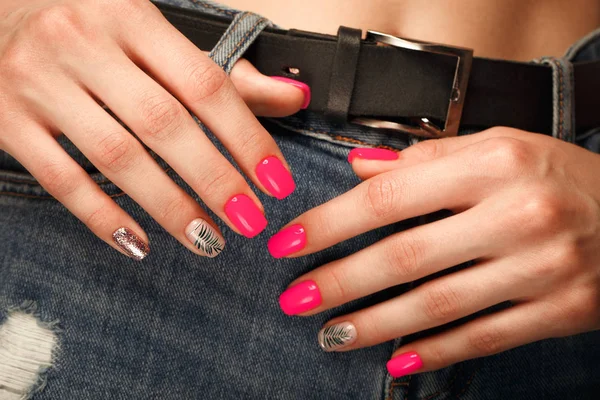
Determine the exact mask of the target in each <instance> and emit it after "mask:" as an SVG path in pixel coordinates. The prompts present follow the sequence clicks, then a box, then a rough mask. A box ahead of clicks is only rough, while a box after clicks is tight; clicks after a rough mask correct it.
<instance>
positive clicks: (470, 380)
mask: <svg viewBox="0 0 600 400" xmlns="http://www.w3.org/2000/svg"><path fill="white" fill-rule="evenodd" d="M477 371H479V368H475V371H473V374H472V375H471V377H470V378H469V380H468V381H467V383H466V384H465V386H464V387H463V389H462V390H461V391H460V393H458V394H457V395H456V398H457V399H459V398H460V397H461V396H462V395H463V394H465V392H466V391H467V389H468V388H469V386H471V383H473V380H474V379H475V374H476V373H477Z"/></svg>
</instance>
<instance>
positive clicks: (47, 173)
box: [40, 163, 80, 198]
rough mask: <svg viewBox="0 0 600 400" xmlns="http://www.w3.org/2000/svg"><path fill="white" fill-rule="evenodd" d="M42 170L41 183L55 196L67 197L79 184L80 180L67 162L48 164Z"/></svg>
mask: <svg viewBox="0 0 600 400" xmlns="http://www.w3.org/2000/svg"><path fill="white" fill-rule="evenodd" d="M41 171H42V173H41V176H40V183H41V184H42V186H44V187H45V188H46V190H47V191H48V193H50V194H52V195H53V196H54V197H57V198H59V197H67V196H69V195H70V194H72V193H73V192H75V190H76V189H77V187H78V186H79V183H80V182H79V180H78V179H75V177H74V176H73V175H74V173H73V172H72V171H71V169H70V168H69V167H68V166H67V165H65V164H54V163H53V164H47V165H45V166H44V167H43V168H42V169H41Z"/></svg>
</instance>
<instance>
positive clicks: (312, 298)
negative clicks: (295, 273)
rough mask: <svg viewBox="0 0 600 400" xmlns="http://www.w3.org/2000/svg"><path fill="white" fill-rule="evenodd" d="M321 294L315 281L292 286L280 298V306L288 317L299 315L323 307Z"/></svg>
mask: <svg viewBox="0 0 600 400" xmlns="http://www.w3.org/2000/svg"><path fill="white" fill-rule="evenodd" d="M321 302H322V299H321V292H320V291H319V288H318V287H317V284H316V282H315V281H311V280H309V281H304V282H300V283H298V284H297V285H294V286H292V287H291V288H289V289H287V290H286V291H285V292H283V293H282V294H281V296H279V306H280V307H281V310H282V311H283V312H284V313H285V314H287V315H297V314H301V313H303V312H306V311H309V310H312V309H313V308H316V307H318V306H319V305H321Z"/></svg>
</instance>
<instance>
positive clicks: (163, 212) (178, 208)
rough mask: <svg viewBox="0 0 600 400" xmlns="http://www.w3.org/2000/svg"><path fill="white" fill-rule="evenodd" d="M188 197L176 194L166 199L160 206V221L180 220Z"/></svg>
mask: <svg viewBox="0 0 600 400" xmlns="http://www.w3.org/2000/svg"><path fill="white" fill-rule="evenodd" d="M187 202H188V199H187V197H186V196H184V195H181V194H179V195H174V196H172V197H169V198H168V199H166V200H165V201H164V202H163V204H160V205H159V207H158V218H159V220H160V221H178V220H179V216H180V215H181V214H182V213H183V212H184V210H185V208H186V205H187Z"/></svg>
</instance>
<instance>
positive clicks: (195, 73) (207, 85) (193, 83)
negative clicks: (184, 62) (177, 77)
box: [184, 59, 228, 103]
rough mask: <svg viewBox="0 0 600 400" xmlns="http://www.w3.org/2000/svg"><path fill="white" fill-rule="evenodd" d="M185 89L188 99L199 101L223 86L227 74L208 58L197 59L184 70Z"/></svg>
mask: <svg viewBox="0 0 600 400" xmlns="http://www.w3.org/2000/svg"><path fill="white" fill-rule="evenodd" d="M184 71H185V73H186V76H187V78H186V90H188V93H190V94H189V95H190V100H191V101H192V102H193V103H199V102H202V101H205V100H207V99H209V98H211V97H213V96H214V95H215V94H216V93H219V92H220V91H221V89H222V88H224V86H225V83H226V82H227V79H228V78H227V74H225V71H223V70H222V69H221V68H219V67H218V66H217V65H216V64H214V63H213V62H212V61H210V60H209V59H206V60H204V59H199V60H196V61H194V62H192V63H190V65H189V67H188V68H186V69H185V70H184Z"/></svg>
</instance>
